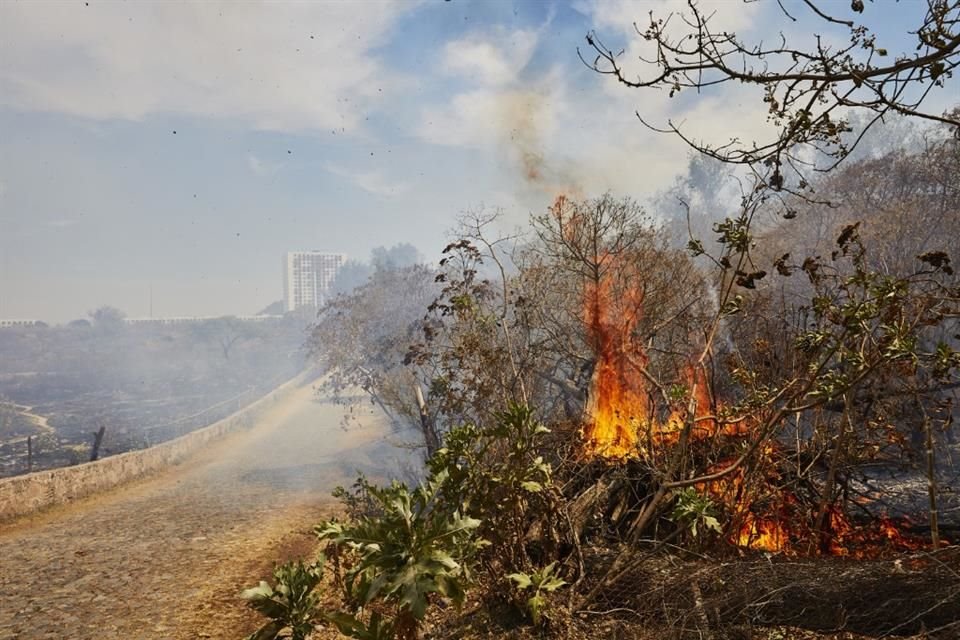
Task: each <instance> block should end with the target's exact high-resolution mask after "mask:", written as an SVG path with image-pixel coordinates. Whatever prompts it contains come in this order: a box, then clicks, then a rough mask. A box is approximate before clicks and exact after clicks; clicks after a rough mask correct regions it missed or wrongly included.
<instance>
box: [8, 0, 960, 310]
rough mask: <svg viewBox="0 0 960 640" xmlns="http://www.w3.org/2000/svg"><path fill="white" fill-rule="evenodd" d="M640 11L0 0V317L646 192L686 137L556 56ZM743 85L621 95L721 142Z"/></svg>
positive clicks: (277, 292) (213, 294)
mask: <svg viewBox="0 0 960 640" xmlns="http://www.w3.org/2000/svg"><path fill="white" fill-rule="evenodd" d="M662 4H663V3H662ZM666 4H670V3H666ZM674 4H676V3H674ZM649 8H650V5H649V4H648V3H644V2H636V3H628V2H610V1H605V0H596V1H592V0H580V1H577V2H573V3H526V2H515V3H509V2H481V3H458V2H396V3H374V2H365V3H340V4H336V3H323V4H321V3H302V4H285V5H267V4H254V3H243V4H237V3H226V2H223V3H217V2H204V3H192V4H181V3H173V2H170V3H153V4H146V3H143V4H137V3H123V4H117V3H103V2H62V3H53V2H50V3H20V2H5V3H3V4H0V317H3V318H36V319H42V320H45V321H47V322H63V321H68V320H71V319H74V318H78V317H83V316H84V315H85V314H86V313H87V312H88V311H90V310H91V309H94V308H97V307H99V306H101V305H105V304H109V305H112V306H116V307H118V308H120V309H122V310H123V311H125V312H126V313H127V314H128V315H130V316H146V315H148V314H149V313H150V311H151V308H150V304H151V298H152V303H153V308H152V312H153V314H154V315H155V316H190V315H205V316H206V315H210V316H217V315H224V314H249V313H255V312H257V311H258V310H259V309H261V308H263V307H264V306H266V305H267V304H269V303H271V302H273V301H275V300H278V299H280V297H281V295H282V291H281V286H282V281H281V272H280V258H281V256H282V254H283V252H285V251H289V250H295V249H322V250H325V251H333V252H343V253H346V254H348V256H350V257H351V258H355V259H356V258H359V259H364V258H365V257H366V256H367V255H368V254H369V252H370V250H371V248H373V247H376V246H381V245H382V246H392V245H394V244H397V243H402V242H409V243H412V244H414V245H415V246H417V247H418V248H419V249H420V251H421V252H422V253H423V254H424V255H425V256H426V257H427V258H428V259H430V260H431V261H432V260H433V258H434V257H435V255H436V253H437V252H438V250H439V249H440V248H441V247H442V246H443V241H444V238H445V233H446V230H447V229H448V228H449V227H450V226H451V224H452V222H453V220H454V218H455V216H456V215H457V214H458V212H460V211H462V210H464V209H467V208H470V207H475V206H478V205H480V204H485V205H494V206H501V207H504V208H505V209H506V211H507V213H508V216H509V219H510V220H513V221H516V222H520V221H523V220H525V219H526V217H527V215H528V214H529V213H530V212H531V211H541V210H543V208H544V207H545V206H546V205H547V204H548V203H549V202H550V198H552V196H553V195H554V193H553V191H554V188H555V187H556V186H558V185H561V184H563V185H564V186H567V185H566V183H569V182H570V181H571V180H573V181H575V182H576V183H577V184H576V186H577V187H579V188H582V189H583V190H584V191H585V192H589V193H600V192H602V191H604V190H607V189H611V190H613V191H615V192H617V193H620V194H626V195H635V196H638V195H643V194H649V193H651V192H652V191H655V190H657V189H658V188H662V187H663V186H665V185H667V184H669V182H670V181H671V180H672V178H673V176H675V175H676V174H677V173H678V172H680V171H682V170H683V169H684V168H685V166H686V159H687V150H686V149H685V148H684V147H683V146H682V145H681V144H680V143H678V141H677V140H675V139H674V138H672V137H669V136H656V135H654V134H652V133H651V132H649V131H647V130H645V129H644V128H643V127H642V126H641V125H640V124H639V122H638V121H637V120H636V118H635V116H634V114H633V112H634V109H635V108H636V106H637V103H636V101H637V100H638V99H641V98H640V97H639V96H638V95H637V94H636V93H631V92H630V90H626V89H622V88H620V87H618V86H616V85H615V83H612V82H607V81H606V79H605V78H603V77H600V76H598V75H597V74H595V73H593V72H591V71H590V70H589V69H587V68H586V67H585V66H584V65H583V64H582V63H581V62H580V60H579V59H578V58H577V46H578V45H581V44H582V43H583V38H584V34H585V33H586V32H587V31H588V30H590V29H594V28H597V29H601V30H602V31H603V32H604V33H605V34H608V36H609V37H614V36H615V37H617V38H622V40H623V43H624V44H629V46H631V47H634V46H639V45H638V43H637V42H636V41H637V40H639V39H638V38H629V34H630V33H632V29H633V27H632V26H631V22H632V21H633V20H635V19H640V20H642V19H644V18H645V16H646V14H647V12H648V10H649ZM900 10H901V9H898V8H897V7H893V8H892V10H891V11H890V12H887V13H884V14H883V16H882V17H881V18H880V19H882V20H883V21H888V20H889V22H890V24H895V23H896V19H897V11H900ZM776 11H778V9H777V7H776V5H775V4H770V5H769V6H767V5H762V6H761V4H760V3H758V4H757V5H755V6H754V5H744V6H741V7H739V8H738V11H737V12H736V13H735V14H733V15H734V16H735V18H734V23H733V24H730V26H731V27H736V28H737V29H738V30H739V31H741V32H742V33H744V34H746V33H748V32H755V31H757V30H762V29H763V28H764V23H765V21H766V20H767V19H768V18H769V17H770V12H776ZM731 13H732V12H727V15H725V16H720V17H719V18H720V19H724V20H726V21H727V22H730V20H731V18H730V15H731ZM874 13H881V12H874ZM874 17H876V16H874ZM880 26H881V32H882V29H883V27H884V26H885V25H880ZM798 29H800V27H799V26H798ZM944 93H948V92H941V94H940V95H936V96H932V99H933V100H938V99H939V100H943V99H944V97H943V94H944ZM752 95H753V94H752V93H751V92H749V91H740V92H739V93H738V95H736V96H735V97H734V96H730V95H727V96H726V97H727V98H730V99H729V101H725V94H724V93H722V92H721V93H719V94H717V96H716V97H715V98H712V99H711V101H710V102H709V103H708V105H709V106H706V107H705V106H704V104H703V103H700V104H697V105H694V104H693V103H692V102H690V101H687V100H685V99H677V100H673V101H671V100H669V99H668V98H667V97H666V96H661V97H660V98H659V99H657V100H656V101H655V104H650V101H651V97H650V93H649V92H647V93H644V94H643V97H642V99H643V100H644V101H645V102H644V110H645V112H646V113H647V114H652V115H653V116H657V117H659V118H660V119H661V120H664V121H665V119H666V117H668V116H669V117H673V118H677V119H685V120H686V121H688V122H690V123H692V124H694V125H695V126H694V129H695V131H696V132H703V133H707V134H710V133H712V134H714V135H716V132H717V131H719V130H721V129H722V131H723V134H722V135H723V139H726V137H727V136H730V135H736V134H738V133H740V134H745V135H749V134H750V132H751V131H754V130H756V129H758V128H759V127H763V126H764V120H763V114H762V113H761V112H760V111H759V110H758V107H757V104H758V103H757V102H756V101H754V100H751V99H750V98H751V96H752ZM721 124H722V125H723V127H721V126H720V125H721ZM531 159H532V160H533V161H534V162H537V163H543V166H542V167H540V168H539V169H537V171H536V173H535V175H536V177H538V178H540V183H539V184H531V183H530V182H529V181H528V180H526V179H525V178H526V177H528V176H529V173H530V171H529V169H530V167H528V166H526V165H527V164H529V163H530V161H531Z"/></svg>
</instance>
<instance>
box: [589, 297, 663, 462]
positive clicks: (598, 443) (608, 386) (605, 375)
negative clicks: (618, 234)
mask: <svg viewBox="0 0 960 640" xmlns="http://www.w3.org/2000/svg"><path fill="white" fill-rule="evenodd" d="M586 297H587V308H586V311H585V315H586V318H587V329H588V335H589V338H590V340H591V342H592V343H593V345H594V350H595V352H596V354H597V363H596V366H595V367H594V370H593V380H592V381H591V390H592V392H591V395H590V398H591V400H590V406H589V407H588V415H589V416H590V418H591V420H590V422H589V423H588V424H587V425H586V426H585V428H584V439H585V440H586V448H587V451H589V452H591V453H593V454H596V455H600V456H602V457H605V458H625V457H628V456H631V455H633V454H634V453H635V452H636V449H637V439H638V433H639V431H640V428H642V427H643V426H645V425H649V424H650V417H651V416H650V411H649V408H648V401H647V388H646V381H645V380H644V379H643V375H642V373H641V371H640V368H641V367H645V366H646V364H647V358H646V356H645V354H644V353H643V350H642V349H641V348H640V346H639V345H637V344H635V342H634V340H633V330H634V328H635V327H636V325H637V323H638V322H639V321H640V317H641V315H640V314H641V309H642V303H643V295H642V294H639V293H636V292H635V291H633V290H631V291H628V292H627V293H626V295H623V296H621V297H613V296H612V295H611V290H610V286H609V279H606V278H603V279H601V281H600V282H599V283H597V284H595V285H592V286H590V287H588V291H587V296H586Z"/></svg>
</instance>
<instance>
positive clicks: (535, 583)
mask: <svg viewBox="0 0 960 640" xmlns="http://www.w3.org/2000/svg"><path fill="white" fill-rule="evenodd" d="M556 569H557V563H556V562H551V563H550V564H548V565H547V566H545V567H543V568H542V569H538V570H536V571H534V572H533V573H529V574H528V573H511V574H510V575H508V576H507V577H508V578H509V579H510V580H512V581H513V582H514V584H516V586H517V589H518V590H520V591H528V590H530V591H532V595H531V596H530V597H529V598H528V599H527V602H526V606H527V611H528V612H529V613H530V619H531V620H532V621H533V624H535V625H539V624H540V620H541V618H542V616H543V609H544V607H545V606H546V604H547V600H546V598H545V597H544V593H553V592H554V591H556V590H557V589H559V588H560V587H562V586H564V585H565V584H567V583H566V582H565V581H564V580H562V579H561V578H560V577H559V576H558V575H557V571H556Z"/></svg>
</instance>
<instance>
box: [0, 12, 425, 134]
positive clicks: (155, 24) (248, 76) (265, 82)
mask: <svg viewBox="0 0 960 640" xmlns="http://www.w3.org/2000/svg"><path fill="white" fill-rule="evenodd" d="M414 6H416V5H414V4H413V3H390V2H364V3H291V4H284V5H275V4H270V3H266V2H259V3H247V2H244V3H234V2H213V1H208V2H200V3H179V2H176V3H175V2H163V3H123V4H114V3H90V5H89V6H87V5H85V4H84V3H82V2H76V3H70V4H61V3H0V104H4V105H7V106H11V107H14V108H18V109H25V110H41V111H52V112H60V113H67V114H71V115H76V116H82V117H86V118H92V119H97V120H99V119H109V118H123V119H130V120H138V119H141V118H144V117H146V116H148V115H152V114H158V113H178V114H189V115H195V116H207V117H214V118H235V119H238V120H240V121H243V122H245V123H246V124H248V125H251V126H253V127H256V128H260V129H267V130H284V131H299V130H310V129H334V128H336V129H340V128H346V129H348V130H349V129H350V128H352V127H355V126H357V125H358V123H360V122H362V121H363V117H364V115H365V113H366V112H367V111H368V110H369V109H370V108H371V105H372V104H373V103H374V101H375V100H377V99H378V98H379V99H382V97H383V95H384V94H383V93H380V91H379V90H381V89H382V90H383V91H384V93H386V92H387V89H389V88H390V87H391V86H392V85H391V83H392V82H394V81H392V80H391V77H392V76H393V74H391V73H387V72H386V71H385V70H384V69H383V67H382V65H381V64H380V62H379V60H378V59H377V58H376V56H375V54H374V53H373V52H372V50H373V49H374V48H375V47H377V46H379V45H382V44H383V42H384V40H385V35H386V34H387V32H388V31H389V29H390V27H391V26H392V25H393V24H394V22H395V21H396V19H397V18H398V16H399V15H400V14H401V13H403V12H404V11H407V10H409V9H410V8H411V7H414Z"/></svg>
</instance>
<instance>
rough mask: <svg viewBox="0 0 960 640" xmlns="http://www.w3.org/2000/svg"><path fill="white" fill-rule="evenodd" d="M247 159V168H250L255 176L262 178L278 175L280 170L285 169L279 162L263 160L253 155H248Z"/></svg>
mask: <svg viewBox="0 0 960 640" xmlns="http://www.w3.org/2000/svg"><path fill="white" fill-rule="evenodd" d="M246 158H247V166H248V167H249V168H250V171H252V172H253V173H254V175H257V176H260V177H265V176H272V175H276V174H277V173H278V172H279V171H280V169H282V168H283V164H281V163H279V162H270V161H268V160H262V159H261V158H258V157H257V156H255V155H254V154H252V153H248V154H247V156H246Z"/></svg>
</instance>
